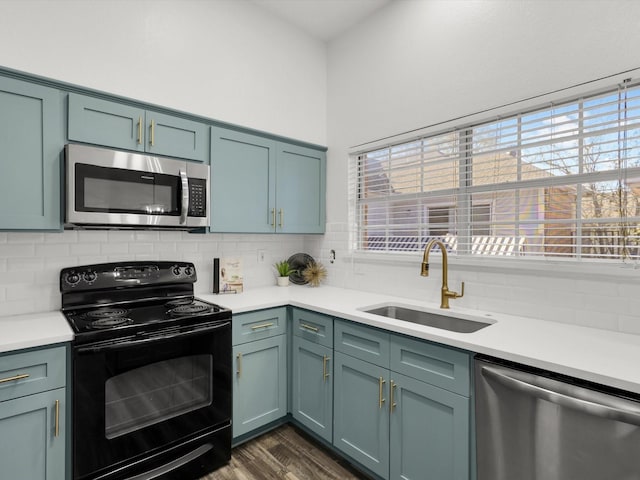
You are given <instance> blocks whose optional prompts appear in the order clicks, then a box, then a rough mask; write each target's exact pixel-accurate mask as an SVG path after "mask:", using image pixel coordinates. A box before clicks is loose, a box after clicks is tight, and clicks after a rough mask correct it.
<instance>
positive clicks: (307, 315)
mask: <svg viewBox="0 0 640 480" xmlns="http://www.w3.org/2000/svg"><path fill="white" fill-rule="evenodd" d="M293 334H294V335H295V336H297V337H302V338H304V339H305V340H309V341H310V342H313V343H317V344H319V345H324V346H325V347H329V348H331V347H333V318H332V317H328V316H326V315H322V314H320V313H314V312H309V311H307V310H301V309H299V308H294V309H293Z"/></svg>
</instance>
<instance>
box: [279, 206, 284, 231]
mask: <svg viewBox="0 0 640 480" xmlns="http://www.w3.org/2000/svg"><path fill="white" fill-rule="evenodd" d="M279 213H280V228H282V227H284V209H283V208H281V209H280V211H279Z"/></svg>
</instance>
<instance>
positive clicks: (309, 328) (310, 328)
mask: <svg viewBox="0 0 640 480" xmlns="http://www.w3.org/2000/svg"><path fill="white" fill-rule="evenodd" d="M300 328H304V329H305V330H311V331H312V332H315V333H318V332H319V331H320V329H319V328H317V327H313V326H311V325H307V324H306V323H301V324H300Z"/></svg>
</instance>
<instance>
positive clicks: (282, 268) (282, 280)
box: [274, 260, 296, 287]
mask: <svg viewBox="0 0 640 480" xmlns="http://www.w3.org/2000/svg"><path fill="white" fill-rule="evenodd" d="M274 267H276V270H277V271H278V286H279V287H286V286H287V285H289V275H291V274H292V273H296V270H294V269H292V268H291V265H289V262H288V261H286V260H282V261H281V262H276V263H275V264H274Z"/></svg>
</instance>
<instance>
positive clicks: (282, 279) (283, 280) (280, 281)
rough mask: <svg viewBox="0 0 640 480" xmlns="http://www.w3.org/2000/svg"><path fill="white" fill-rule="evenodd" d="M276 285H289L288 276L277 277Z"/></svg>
mask: <svg viewBox="0 0 640 480" xmlns="http://www.w3.org/2000/svg"><path fill="white" fill-rule="evenodd" d="M278 286H279V287H288V286H289V277H278Z"/></svg>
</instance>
